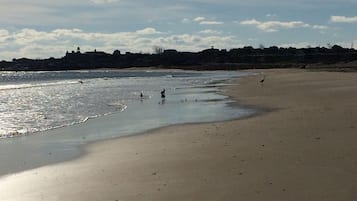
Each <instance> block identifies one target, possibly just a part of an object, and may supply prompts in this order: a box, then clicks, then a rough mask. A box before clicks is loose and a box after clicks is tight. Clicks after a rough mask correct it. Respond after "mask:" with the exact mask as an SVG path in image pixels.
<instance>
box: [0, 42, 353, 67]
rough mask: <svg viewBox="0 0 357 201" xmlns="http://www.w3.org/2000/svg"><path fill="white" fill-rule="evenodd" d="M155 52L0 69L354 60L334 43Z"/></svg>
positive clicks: (70, 56)
mask: <svg viewBox="0 0 357 201" xmlns="http://www.w3.org/2000/svg"><path fill="white" fill-rule="evenodd" d="M159 50H161V51H157V52H156V53H155V54H144V53H130V52H126V53H125V54H121V53H120V51H119V50H115V51H114V52H113V53H112V54H109V53H105V52H100V51H93V52H85V53H81V52H80V51H79V48H78V50H77V51H76V52H75V51H72V52H71V53H69V52H67V53H66V55H65V56H64V57H62V58H49V59H27V58H21V59H13V60H12V61H2V62H0V68H1V70H78V69H96V68H115V69H120V68H128V67H161V68H182V69H193V70H219V69H222V70H234V69H249V68H288V67H313V66H324V65H325V66H326V65H331V64H343V63H350V62H353V61H357V50H355V49H347V48H342V47H340V46H338V45H334V46H332V47H330V48H325V47H314V48H292V47H290V48H278V47H276V46H272V47H269V48H253V47H244V48H236V49H231V50H225V49H222V50H219V49H215V48H211V49H206V50H203V51H200V52H178V51H176V50H162V49H159Z"/></svg>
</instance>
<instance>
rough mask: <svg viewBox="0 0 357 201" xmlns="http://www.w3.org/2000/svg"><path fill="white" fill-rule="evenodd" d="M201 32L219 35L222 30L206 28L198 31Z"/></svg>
mask: <svg viewBox="0 0 357 201" xmlns="http://www.w3.org/2000/svg"><path fill="white" fill-rule="evenodd" d="M198 33H200V34H208V35H219V34H222V32H221V31H217V30H212V29H206V30H202V31H200V32H198Z"/></svg>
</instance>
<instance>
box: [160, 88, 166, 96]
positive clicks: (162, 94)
mask: <svg viewBox="0 0 357 201" xmlns="http://www.w3.org/2000/svg"><path fill="white" fill-rule="evenodd" d="M165 97H166V95H165V89H163V90H162V91H161V98H165Z"/></svg>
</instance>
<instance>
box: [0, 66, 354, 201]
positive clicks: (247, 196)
mask: <svg viewBox="0 0 357 201" xmlns="http://www.w3.org/2000/svg"><path fill="white" fill-rule="evenodd" d="M256 72H257V75H255V76H250V77H247V78H244V79H242V80H239V81H237V85H234V86H232V87H230V88H229V89H227V91H226V93H227V94H229V95H230V96H232V97H233V98H234V99H236V100H237V101H238V102H239V103H240V104H245V105H254V106H258V107H264V108H267V109H269V112H265V113H263V114H261V115H258V116H255V117H251V118H247V119H241V120H234V121H228V122H222V123H205V124H187V125H179V126H171V127H166V128H161V129H157V130H154V131H152V132H150V133H146V134H144V135H138V136H132V137H125V138H120V139H117V140H108V141H104V142H99V143H94V144H92V145H90V146H88V147H87V148H86V150H87V152H88V154H86V155H85V156H83V157H81V158H79V159H77V160H74V161H69V162H65V163H61V164H56V165H51V166H46V167H42V168H38V169H33V170H29V171H26V172H22V173H18V174H15V175H11V176H7V177H5V178H1V179H0V189H1V193H0V200H11V201H16V200H26V201H32V200H86V201H91V200H93V201H94V200H123V201H124V200H130V201H132V200H133V201H134V200H135V201H136V200H155V201H159V200H178V201H181V200H245V201H250V200H251V201H255V200H257V201H258V200H268V201H270V200H271V201H273V200H274V201H276V200H282V201H283V200H296V201H301V200H313V201H318V200H323V201H328V200H331V201H336V200H354V199H355V198H356V197H357V157H356V156H355V155H356V153H357V143H356V142H357V135H356V134H357V123H356V122H357V84H356V83H357V73H340V72H308V71H304V70H294V69H293V70H291V69H290V70H264V71H256ZM263 74H264V75H266V78H265V81H264V83H263V84H261V83H260V82H259V81H260V80H261V79H262V78H263Z"/></svg>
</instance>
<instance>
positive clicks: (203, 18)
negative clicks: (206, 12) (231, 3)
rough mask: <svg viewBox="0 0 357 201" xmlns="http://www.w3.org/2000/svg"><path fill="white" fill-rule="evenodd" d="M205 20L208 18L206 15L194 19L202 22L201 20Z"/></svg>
mask: <svg viewBox="0 0 357 201" xmlns="http://www.w3.org/2000/svg"><path fill="white" fill-rule="evenodd" d="M204 20H206V18H205V17H196V18H195V19H193V21H195V22H201V21H204Z"/></svg>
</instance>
